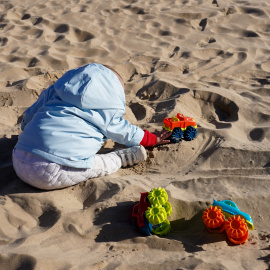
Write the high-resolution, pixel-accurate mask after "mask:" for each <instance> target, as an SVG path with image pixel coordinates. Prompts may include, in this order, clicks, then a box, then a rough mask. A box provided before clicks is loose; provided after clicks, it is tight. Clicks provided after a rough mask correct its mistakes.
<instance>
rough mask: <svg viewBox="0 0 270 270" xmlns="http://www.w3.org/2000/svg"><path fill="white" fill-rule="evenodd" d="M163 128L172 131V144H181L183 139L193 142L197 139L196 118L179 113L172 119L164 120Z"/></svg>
mask: <svg viewBox="0 0 270 270" xmlns="http://www.w3.org/2000/svg"><path fill="white" fill-rule="evenodd" d="M163 128H164V129H165V130H168V131H171V132H172V135H171V137H170V140H171V142H173V143H176V142H180V141H181V140H182V139H185V140H186V141H191V140H193V139H195V138H196V137H197V124H196V121H195V120H194V118H192V117H189V116H184V115H183V114H181V113H178V114H177V115H176V117H175V116H173V117H172V118H165V119H164V120H163Z"/></svg>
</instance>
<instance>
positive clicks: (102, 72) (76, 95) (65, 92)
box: [54, 63, 125, 110]
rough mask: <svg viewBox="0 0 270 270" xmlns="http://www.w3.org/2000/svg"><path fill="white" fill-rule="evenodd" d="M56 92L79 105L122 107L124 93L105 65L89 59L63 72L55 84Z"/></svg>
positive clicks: (68, 101)
mask: <svg viewBox="0 0 270 270" xmlns="http://www.w3.org/2000/svg"><path fill="white" fill-rule="evenodd" d="M54 87H55V91H56V93H57V95H58V96H59V97H60V98H61V99H62V100H63V101H64V102H67V103H69V104H72V105H74V106H76V107H78V108H80V109H84V110H85V109H86V110H87V109H93V110H96V109H107V110H108V109H109V110H110V109H116V110H125V93H124V89H123V86H122V84H121V82H120V80H119V79H118V78H117V76H116V74H115V73H114V72H113V71H112V70H110V69H109V68H107V67H105V66H103V65H101V64H96V63H92V64H89V65H86V66H83V67H80V68H77V69H73V70H70V71H68V72H66V73H65V74H64V75H63V76H62V77H61V78H60V79H59V80H58V81H57V82H56V83H55V84H54Z"/></svg>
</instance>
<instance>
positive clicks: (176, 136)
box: [170, 127, 183, 143]
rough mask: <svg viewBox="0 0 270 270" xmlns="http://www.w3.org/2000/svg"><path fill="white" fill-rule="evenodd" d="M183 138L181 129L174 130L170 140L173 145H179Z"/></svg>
mask: <svg viewBox="0 0 270 270" xmlns="http://www.w3.org/2000/svg"><path fill="white" fill-rule="evenodd" d="M182 138H183V131H182V129H181V128H178V127H177V128H174V130H173V131H172V135H171V136H170V140H171V142H172V143H178V142H180V141H182Z"/></svg>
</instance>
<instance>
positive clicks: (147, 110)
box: [0, 0, 270, 270]
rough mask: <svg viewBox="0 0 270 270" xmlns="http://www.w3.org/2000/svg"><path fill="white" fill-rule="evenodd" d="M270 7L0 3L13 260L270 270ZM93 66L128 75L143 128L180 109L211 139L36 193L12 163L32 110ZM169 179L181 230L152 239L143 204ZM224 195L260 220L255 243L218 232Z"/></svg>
mask: <svg viewBox="0 0 270 270" xmlns="http://www.w3.org/2000/svg"><path fill="white" fill-rule="evenodd" d="M269 16H270V2H269V1H261V0H256V1H255V0H247V1H236V0H234V1H233V0H228V1H221V0H197V1H195V0H171V1H169V0H167V1H162V0H144V1H143V0H119V1H117V0H103V1H98V0H88V1H87V0H67V1H64V0H58V1H53V0H47V1H29V0H21V1H19V0H10V1H4V0H3V1H0V115H1V117H0V123H1V128H0V161H1V163H0V179H1V182H0V190H1V196H0V269H4V270H5V269H28V270H29V269H30V270H31V269H129V270H131V269H155V270H156V269H170V270H171V269H199V270H201V269H202V270H203V269H207V270H208V269H229V270H231V269H255V270H260V269H270V266H269V265H270V263H269V262H270V255H269V251H270V247H269V241H270V229H269V223H270V215H269V205H270V195H269V188H270V176H269V173H270V144H269V142H270V107H269V105H270V95H269V94H270V45H269V44H270V18H269ZM90 62H99V63H104V64H109V65H111V66H113V67H114V68H115V69H116V70H117V71H118V72H119V73H120V74H121V75H122V76H123V78H124V80H125V83H126V99H127V109H126V115H125V117H126V119H128V120H130V122H131V123H134V124H137V125H139V126H140V127H141V128H147V129H149V130H150V131H153V130H154V129H156V128H157V129H160V128H161V127H162V121H163V118H164V117H171V116H173V115H176V114H177V113H178V112H180V113H183V114H185V115H188V116H192V117H194V118H195V120H196V121H197V124H198V132H199V135H198V137H197V138H196V139H195V140H193V141H191V142H187V141H183V142H181V143H180V144H170V145H166V146H160V147H156V148H154V149H149V150H148V155H149V158H148V160H147V162H145V163H144V164H140V165H138V166H135V167H133V168H127V169H121V170H120V171H118V172H117V173H115V174H113V175H111V176H107V177H101V178H96V179H91V180H88V181H86V182H85V183H81V184H79V185H76V186H73V187H70V188H66V189H62V190H57V191H47V192H44V191H41V190H38V189H35V188H32V187H30V186H28V185H27V184H24V183H23V182H21V181H20V179H19V178H18V177H17V176H16V174H15V172H14V170H13V167H12V162H11V151H12V148H13V146H14V145H15V143H16V141H17V137H18V135H19V133H20V121H21V119H22V115H23V112H24V111H25V110H26V108H27V107H29V106H30V105H31V104H32V103H33V102H34V101H35V100H36V99H37V97H38V95H39V94H40V93H41V91H42V90H44V89H46V88H47V87H48V86H49V85H51V84H53V83H54V82H55V81H56V80H57V79H58V78H59V77H60V76H61V75H62V74H63V73H64V72H65V71H67V70H68V69H71V68H75V67H79V66H82V65H84V64H87V63H90ZM112 147H113V143H108V144H107V145H106V147H105V148H106V149H104V150H103V151H106V150H110V149H111V148H112ZM159 186H160V187H163V188H165V189H166V191H167V192H168V194H169V201H170V202H171V204H172V207H173V214H172V216H171V217H170V221H171V226H172V229H171V233H170V234H169V235H167V236H165V237H158V236H155V235H152V236H149V237H144V236H142V234H141V233H140V231H139V230H138V228H137V226H136V222H135V221H134V220H133V219H132V218H131V212H132V208H133V206H134V204H135V203H136V202H137V201H138V200H139V197H140V192H146V191H150V190H151V188H154V187H159ZM213 199H216V200H227V199H228V200H232V201H234V202H235V203H236V204H237V205H238V207H239V208H240V209H241V210H242V211H244V212H247V213H248V214H250V215H251V217H252V219H253V221H254V226H255V230H254V231H249V239H248V241H247V243H245V244H244V245H241V246H239V245H233V244H231V243H230V242H229V241H228V240H227V238H226V236H225V234H210V233H209V232H208V231H207V230H206V229H205V226H204V224H203V221H202V212H203V210H204V209H205V208H206V207H208V206H209V205H210V204H211V203H212V201H213Z"/></svg>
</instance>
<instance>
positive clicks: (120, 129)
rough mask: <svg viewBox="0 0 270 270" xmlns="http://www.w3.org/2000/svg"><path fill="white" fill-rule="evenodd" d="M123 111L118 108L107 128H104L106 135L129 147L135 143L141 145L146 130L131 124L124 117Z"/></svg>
mask: <svg viewBox="0 0 270 270" xmlns="http://www.w3.org/2000/svg"><path fill="white" fill-rule="evenodd" d="M122 115H123V111H121V110H118V111H117V112H116V114H115V115H114V117H113V118H112V120H111V121H110V124H109V125H108V126H107V129H106V130H104V131H103V132H104V135H105V136H106V137H107V138H109V139H111V140H113V141H115V142H117V143H120V144H123V145H126V146H128V147H130V146H134V145H140V142H141V141H142V139H143V137H144V131H143V130H142V129H141V128H139V127H138V126H136V125H132V124H130V123H129V122H128V121H127V120H125V119H123V118H122Z"/></svg>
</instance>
